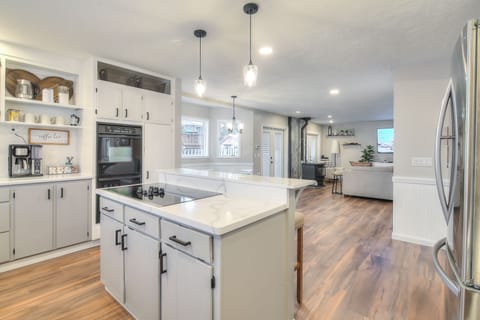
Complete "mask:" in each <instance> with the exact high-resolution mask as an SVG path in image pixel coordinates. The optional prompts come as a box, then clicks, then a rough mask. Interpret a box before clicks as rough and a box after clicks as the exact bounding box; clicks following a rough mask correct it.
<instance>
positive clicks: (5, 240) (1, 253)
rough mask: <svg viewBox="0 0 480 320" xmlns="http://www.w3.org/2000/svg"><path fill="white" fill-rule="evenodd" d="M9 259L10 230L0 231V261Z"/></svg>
mask: <svg viewBox="0 0 480 320" xmlns="http://www.w3.org/2000/svg"><path fill="white" fill-rule="evenodd" d="M8 260H10V232H2V233H0V262H4V261H8Z"/></svg>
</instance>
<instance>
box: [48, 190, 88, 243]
mask: <svg viewBox="0 0 480 320" xmlns="http://www.w3.org/2000/svg"><path fill="white" fill-rule="evenodd" d="M55 188H56V190H55V195H56V209H57V210H56V215H55V229H56V247H57V248H60V247H65V246H69V245H71V244H75V243H79V242H83V241H87V240H88V232H89V231H88V217H89V215H90V201H89V200H90V191H89V188H90V181H70V182H63V183H57V184H56V187H55Z"/></svg>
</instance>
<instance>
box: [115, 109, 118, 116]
mask: <svg viewBox="0 0 480 320" xmlns="http://www.w3.org/2000/svg"><path fill="white" fill-rule="evenodd" d="M115 110H116V114H115V117H117V118H118V108H115Z"/></svg>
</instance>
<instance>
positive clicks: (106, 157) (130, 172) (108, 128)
mask: <svg viewBox="0 0 480 320" xmlns="http://www.w3.org/2000/svg"><path fill="white" fill-rule="evenodd" d="M142 148H143V144H142V127H140V126H131V125H123V124H112V123H97V188H106V187H115V186H123V185H130V184H139V183H142ZM99 205H100V204H99V197H98V196H97V210H96V218H95V220H96V223H99V222H100V208H99Z"/></svg>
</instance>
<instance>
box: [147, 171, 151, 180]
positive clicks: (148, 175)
mask: <svg viewBox="0 0 480 320" xmlns="http://www.w3.org/2000/svg"><path fill="white" fill-rule="evenodd" d="M147 179H150V171H148V170H147Z"/></svg>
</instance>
